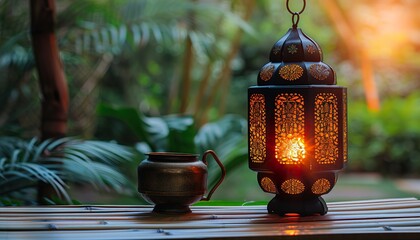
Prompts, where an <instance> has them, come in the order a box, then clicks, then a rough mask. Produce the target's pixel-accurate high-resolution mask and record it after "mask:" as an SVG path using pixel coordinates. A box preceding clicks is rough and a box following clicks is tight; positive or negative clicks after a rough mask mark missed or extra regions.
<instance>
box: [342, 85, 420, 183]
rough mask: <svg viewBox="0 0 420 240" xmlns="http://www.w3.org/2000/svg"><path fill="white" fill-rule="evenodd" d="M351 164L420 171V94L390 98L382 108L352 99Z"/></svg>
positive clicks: (361, 168) (397, 172)
mask: <svg viewBox="0 0 420 240" xmlns="http://www.w3.org/2000/svg"><path fill="white" fill-rule="evenodd" d="M348 114H349V134H348V136H349V159H350V162H349V168H350V170H358V171H377V172H381V173H383V174H387V175H406V174H416V173H417V174H418V173H420V124H419V120H420V94H419V93H413V94H411V95H409V96H408V97H406V98H395V97H394V98H388V99H385V100H384V101H383V103H382V106H381V109H380V111H379V112H370V111H368V109H367V108H366V105H365V104H364V103H363V102H349V113H348Z"/></svg>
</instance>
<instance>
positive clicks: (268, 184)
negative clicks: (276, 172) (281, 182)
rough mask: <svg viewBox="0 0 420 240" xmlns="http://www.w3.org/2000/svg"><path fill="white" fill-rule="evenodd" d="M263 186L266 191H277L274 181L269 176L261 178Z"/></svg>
mask: <svg viewBox="0 0 420 240" xmlns="http://www.w3.org/2000/svg"><path fill="white" fill-rule="evenodd" d="M261 187H262V189H263V190H264V191H266V192H269V193H277V189H276V185H274V182H273V181H272V180H271V179H270V178H268V177H263V178H262V179H261Z"/></svg>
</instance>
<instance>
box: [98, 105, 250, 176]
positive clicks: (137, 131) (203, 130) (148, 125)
mask: <svg viewBox="0 0 420 240" xmlns="http://www.w3.org/2000/svg"><path fill="white" fill-rule="evenodd" d="M98 114H99V115H100V116H103V117H107V118H113V119H117V120H118V121H120V122H122V123H124V125H123V127H122V128H118V129H119V131H120V133H121V135H118V134H116V133H110V134H111V135H112V136H113V137H116V138H117V139H118V137H123V138H126V137H127V135H130V134H132V135H134V138H136V139H137V143H136V149H137V151H138V152H140V153H142V154H146V153H148V152H151V151H173V152H185V153H199V154H202V153H203V152H204V151H205V150H208V149H213V150H215V151H216V153H217V154H218V156H219V158H220V160H221V161H222V162H223V164H224V166H225V168H226V170H227V172H228V173H229V172H230V171H232V170H233V169H235V168H237V167H238V166H240V165H241V164H243V163H245V162H246V160H247V158H248V148H247V137H246V136H247V130H246V129H247V121H246V120H245V119H244V118H242V117H240V116H237V115H226V116H224V117H223V118H221V119H219V120H218V121H215V122H210V123H207V124H204V125H203V126H202V127H199V128H198V127H197V124H196V122H195V121H194V118H193V117H192V116H185V115H168V116H163V117H147V116H145V115H144V114H142V113H141V112H140V111H138V110H136V109H135V108H130V107H111V106H107V105H100V106H99V108H98ZM103 124H107V125H108V124H109V122H108V123H103ZM103 137H106V136H103ZM218 171H219V170H218V168H217V167H216V166H214V167H213V163H210V166H209V176H210V178H209V179H210V180H209V183H210V184H214V183H215V182H216V181H217V179H218Z"/></svg>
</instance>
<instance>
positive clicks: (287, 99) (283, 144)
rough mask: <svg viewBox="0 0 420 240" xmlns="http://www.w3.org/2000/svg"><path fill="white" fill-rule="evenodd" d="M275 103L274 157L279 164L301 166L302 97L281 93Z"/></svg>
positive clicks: (302, 149)
mask: <svg viewBox="0 0 420 240" xmlns="http://www.w3.org/2000/svg"><path fill="white" fill-rule="evenodd" d="M275 101H276V109H275V135H276V149H275V157H276V159H277V160H278V161H279V163H280V164H301V163H302V161H303V159H304V158H305V141H304V137H305V128H304V124H305V121H304V120H305V115H304V114H305V112H304V99H303V96H302V95H300V94H298V93H282V94H279V95H278V96H277V97H276V100H275Z"/></svg>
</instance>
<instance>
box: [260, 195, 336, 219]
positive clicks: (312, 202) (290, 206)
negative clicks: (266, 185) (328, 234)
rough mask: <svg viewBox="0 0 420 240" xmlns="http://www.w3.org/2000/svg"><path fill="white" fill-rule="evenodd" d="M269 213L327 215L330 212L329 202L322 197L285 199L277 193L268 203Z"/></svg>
mask: <svg viewBox="0 0 420 240" xmlns="http://www.w3.org/2000/svg"><path fill="white" fill-rule="evenodd" d="M267 210H268V213H275V214H278V215H281V216H284V215H286V214H299V215H300V216H310V215H318V214H319V215H325V214H326V213H327V212H328V207H327V204H326V203H325V201H324V199H323V198H322V197H313V198H305V199H299V200H297V199H285V198H284V196H279V195H276V196H275V197H274V198H273V199H271V201H270V202H269V203H268V205H267Z"/></svg>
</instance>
